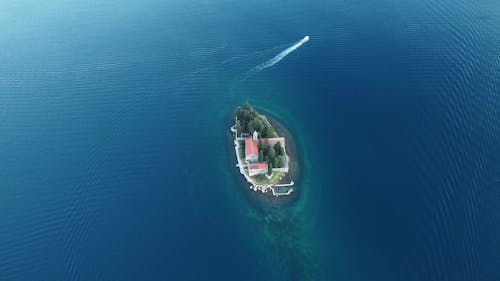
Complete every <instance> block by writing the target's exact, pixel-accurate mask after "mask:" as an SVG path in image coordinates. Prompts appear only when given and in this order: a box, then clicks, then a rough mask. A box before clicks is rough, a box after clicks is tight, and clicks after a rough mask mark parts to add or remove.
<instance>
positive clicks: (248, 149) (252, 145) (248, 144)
mask: <svg viewBox="0 0 500 281" xmlns="http://www.w3.org/2000/svg"><path fill="white" fill-rule="evenodd" d="M250 155H257V156H258V155H259V146H258V144H257V142H256V141H253V140H252V138H247V139H245V156H250Z"/></svg>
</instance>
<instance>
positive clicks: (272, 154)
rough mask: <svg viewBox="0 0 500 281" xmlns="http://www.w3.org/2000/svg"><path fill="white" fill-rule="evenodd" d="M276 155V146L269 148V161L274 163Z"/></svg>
mask: <svg viewBox="0 0 500 281" xmlns="http://www.w3.org/2000/svg"><path fill="white" fill-rule="evenodd" d="M275 157H276V151H275V150H274V147H271V148H269V152H268V153H267V158H268V159H269V162H271V163H273V161H274V158H275Z"/></svg>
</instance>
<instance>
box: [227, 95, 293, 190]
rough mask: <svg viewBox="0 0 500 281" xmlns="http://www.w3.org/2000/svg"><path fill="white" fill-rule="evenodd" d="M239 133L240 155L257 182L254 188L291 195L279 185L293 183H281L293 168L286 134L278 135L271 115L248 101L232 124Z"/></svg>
mask: <svg viewBox="0 0 500 281" xmlns="http://www.w3.org/2000/svg"><path fill="white" fill-rule="evenodd" d="M231 131H232V132H233V134H234V137H235V149H236V156H237V158H238V165H237V166H238V167H239V168H240V172H241V173H242V174H243V175H244V176H245V178H247V181H248V182H250V183H251V184H253V186H251V188H253V189H254V190H261V191H262V192H267V191H269V190H271V191H272V192H273V194H274V195H276V196H279V195H289V194H290V193H291V192H292V191H293V189H292V188H288V189H286V192H279V191H277V187H290V186H293V181H292V182H290V183H285V184H283V183H280V182H281V180H282V179H283V177H284V175H286V174H287V173H288V172H289V165H288V163H289V157H288V155H287V154H286V146H285V138H283V137H280V136H278V134H277V132H276V131H275V130H274V128H273V126H272V125H271V123H270V122H269V121H268V120H267V118H266V117H265V116H264V115H262V114H259V113H258V112H257V111H256V110H255V109H254V108H253V107H252V106H250V104H249V103H248V102H246V103H245V104H244V106H239V107H237V108H236V110H235V124H234V126H232V127H231Z"/></svg>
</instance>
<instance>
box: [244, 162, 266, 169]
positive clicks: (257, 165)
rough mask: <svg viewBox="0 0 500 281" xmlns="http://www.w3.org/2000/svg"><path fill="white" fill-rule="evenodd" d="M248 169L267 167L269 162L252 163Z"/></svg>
mask: <svg viewBox="0 0 500 281" xmlns="http://www.w3.org/2000/svg"><path fill="white" fill-rule="evenodd" d="M248 169H250V170H260V169H267V163H265V162H262V163H256V164H250V165H248Z"/></svg>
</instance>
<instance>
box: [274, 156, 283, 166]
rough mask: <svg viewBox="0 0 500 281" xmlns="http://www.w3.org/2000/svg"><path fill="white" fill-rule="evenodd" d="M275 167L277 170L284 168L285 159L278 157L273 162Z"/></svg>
mask: <svg viewBox="0 0 500 281" xmlns="http://www.w3.org/2000/svg"><path fill="white" fill-rule="evenodd" d="M273 166H274V167H276V168H282V167H283V157H281V156H277V157H276V158H274V160H273Z"/></svg>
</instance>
